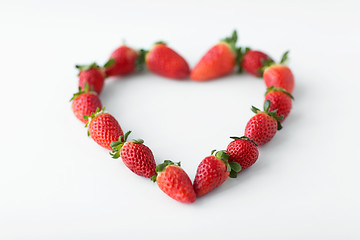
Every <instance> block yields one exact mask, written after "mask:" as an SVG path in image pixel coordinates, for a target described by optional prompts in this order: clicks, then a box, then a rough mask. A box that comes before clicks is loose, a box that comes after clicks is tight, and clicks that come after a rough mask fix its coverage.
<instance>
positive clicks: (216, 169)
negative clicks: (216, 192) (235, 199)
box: [194, 150, 241, 197]
mask: <svg viewBox="0 0 360 240" xmlns="http://www.w3.org/2000/svg"><path fill="white" fill-rule="evenodd" d="M214 152H215V150H213V151H212V152H211V156H208V157H206V158H204V160H202V161H201V163H200V164H199V166H198V169H197V171H196V176H195V180H194V190H195V192H196V196H198V197H200V196H202V195H204V194H206V193H208V192H210V191H212V190H213V189H214V188H216V187H218V186H220V185H221V184H223V183H224V182H225V181H226V180H227V179H228V177H229V174H230V177H236V176H237V173H238V172H239V171H240V170H241V166H240V165H239V164H238V163H237V162H231V163H229V162H228V159H229V155H228V154H227V153H226V151H218V152H216V154H215V156H213V154H214Z"/></svg>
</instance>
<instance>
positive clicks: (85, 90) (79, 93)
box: [70, 83, 92, 102]
mask: <svg viewBox="0 0 360 240" xmlns="http://www.w3.org/2000/svg"><path fill="white" fill-rule="evenodd" d="M91 91H92V89H91ZM87 92H89V84H88V83H85V85H84V89H82V88H81V87H79V90H78V92H76V93H74V95H73V96H72V98H71V99H70V102H71V101H73V100H74V99H75V98H77V97H78V96H80V95H81V94H83V93H87Z"/></svg>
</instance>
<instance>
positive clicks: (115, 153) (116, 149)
mask: <svg viewBox="0 0 360 240" xmlns="http://www.w3.org/2000/svg"><path fill="white" fill-rule="evenodd" d="M130 133H131V131H128V132H127V133H125V135H124V136H120V137H119V140H118V141H113V142H111V143H110V147H112V149H113V150H112V151H111V152H110V155H111V156H112V158H115V159H117V158H119V157H120V150H121V148H122V147H123V146H124V144H125V143H126V142H127V139H128V137H129V135H130ZM129 142H133V143H139V144H143V143H144V140H142V139H133V140H131V141H129Z"/></svg>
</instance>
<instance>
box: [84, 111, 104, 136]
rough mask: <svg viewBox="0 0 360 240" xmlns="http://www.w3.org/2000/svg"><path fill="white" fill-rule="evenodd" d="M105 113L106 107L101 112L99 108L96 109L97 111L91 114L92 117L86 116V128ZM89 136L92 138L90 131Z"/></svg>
mask: <svg viewBox="0 0 360 240" xmlns="http://www.w3.org/2000/svg"><path fill="white" fill-rule="evenodd" d="M104 111H105V107H103V108H102V109H101V110H100V109H99V108H96V111H95V112H93V113H91V115H90V116H88V115H84V116H83V118H84V119H86V120H88V121H87V123H86V124H85V127H86V128H87V127H88V126H89V124H90V122H91V120H92V119H94V118H96V117H97V116H99V115H100V114H103V113H104ZM87 135H88V136H90V133H89V130H88V131H87Z"/></svg>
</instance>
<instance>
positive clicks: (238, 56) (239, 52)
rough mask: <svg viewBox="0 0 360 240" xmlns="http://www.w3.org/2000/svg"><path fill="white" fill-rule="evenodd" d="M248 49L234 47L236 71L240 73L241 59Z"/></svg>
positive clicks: (241, 69) (241, 70)
mask: <svg viewBox="0 0 360 240" xmlns="http://www.w3.org/2000/svg"><path fill="white" fill-rule="evenodd" d="M248 51H250V48H249V47H238V48H236V66H238V70H237V73H242V72H243V68H242V66H241V63H242V61H243V58H244V56H245V54H246V53H247V52H248Z"/></svg>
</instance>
